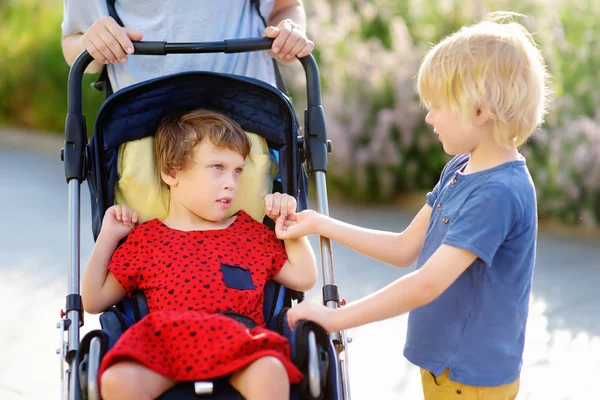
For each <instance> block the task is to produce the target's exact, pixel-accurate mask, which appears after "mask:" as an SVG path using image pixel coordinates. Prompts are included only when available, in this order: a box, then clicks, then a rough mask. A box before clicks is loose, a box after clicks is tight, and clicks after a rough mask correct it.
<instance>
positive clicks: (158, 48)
mask: <svg viewBox="0 0 600 400" xmlns="http://www.w3.org/2000/svg"><path fill="white" fill-rule="evenodd" d="M272 45H273V39H270V38H249V39H229V40H223V41H221V42H200V43H168V42H133V48H134V50H135V51H134V54H139V55H144V54H151V55H159V56H164V55H167V54H193V53H245V52H248V51H260V50H269V49H270V48H271V46H272Z"/></svg>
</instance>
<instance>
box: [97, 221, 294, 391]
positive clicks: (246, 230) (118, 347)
mask: <svg viewBox="0 0 600 400" xmlns="http://www.w3.org/2000/svg"><path fill="white" fill-rule="evenodd" d="M286 260H287V256H286V253H285V248H284V247H283V243H282V242H281V241H279V240H278V239H277V237H276V236H275V233H274V232H273V231H271V230H270V229H269V228H267V227H266V226H265V225H263V224H261V223H258V222H256V221H255V220H254V219H252V217H250V216H249V215H247V214H246V213H244V212H243V211H240V212H239V213H238V216H237V217H236V219H235V221H234V222H233V223H232V224H231V225H230V226H229V227H227V228H225V229H220V230H211V231H191V232H185V231H179V230H176V229H171V228H169V227H167V226H166V225H164V224H163V223H162V222H161V221H160V220H158V219H155V220H151V221H148V222H146V223H143V224H141V225H139V226H138V227H136V228H135V229H134V230H132V232H131V233H130V234H129V236H128V238H127V240H126V241H125V243H123V245H122V246H120V247H119V248H118V249H117V250H116V251H115V253H114V255H113V257H112V260H111V262H110V265H109V266H108V269H109V270H110V271H111V272H112V273H113V275H114V276H115V277H116V278H117V280H118V281H119V282H120V283H121V285H123V287H124V288H125V289H126V291H127V292H128V293H131V292H132V291H133V290H135V289H142V290H143V291H144V293H145V294H146V297H147V300H148V307H149V309H150V313H149V314H148V315H147V316H146V317H144V318H143V319H142V320H141V321H139V322H138V323H137V324H135V325H133V326H132V327H131V328H129V329H128V330H127V331H125V332H124V333H123V335H121V337H120V338H119V340H118V341H117V343H116V344H115V346H114V347H113V348H112V349H111V350H110V351H109V352H108V353H107V354H106V356H105V357H104V358H103V360H102V364H101V367H100V376H101V374H102V373H103V372H104V371H105V370H106V369H107V368H108V367H110V366H111V365H113V364H115V363H117V362H119V361H123V360H132V359H133V360H135V361H137V362H139V363H141V364H143V365H145V366H147V367H148V368H150V369H152V370H153V371H155V372H158V373H160V374H161V375H164V376H166V377H168V378H171V379H174V380H179V381H187V380H205V379H211V378H215V377H219V376H222V375H226V374H229V373H231V372H233V371H236V370H238V369H240V368H242V367H244V366H246V365H248V364H249V363H251V362H253V361H255V360H257V359H259V358H261V357H265V356H275V357H277V358H278V359H280V360H281V361H282V362H283V363H284V365H285V367H286V369H287V372H288V376H289V378H290V382H291V383H298V382H299V381H300V380H301V379H302V373H301V372H300V371H299V370H298V369H297V368H296V367H295V366H294V364H293V363H292V362H291V361H290V347H289V343H288V342H287V340H286V339H285V338H284V337H283V336H281V335H279V334H277V333H276V332H273V331H270V330H268V329H266V328H265V321H264V317H263V313H262V310H263V301H264V298H263V289H264V286H265V283H266V281H267V280H269V279H271V278H272V277H273V276H275V275H276V274H277V273H278V272H279V271H280V270H281V267H282V266H283V264H284V263H285V262H286ZM222 311H233V312H237V313H240V314H244V315H246V316H248V317H250V318H252V319H253V320H254V322H256V324H257V327H255V328H253V329H251V330H248V329H247V328H246V327H245V326H244V325H242V324H241V323H239V322H237V321H235V320H233V319H231V318H228V317H225V316H223V315H221V314H218V313H219V312H222Z"/></svg>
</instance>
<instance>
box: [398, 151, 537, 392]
mask: <svg viewBox="0 0 600 400" xmlns="http://www.w3.org/2000/svg"><path fill="white" fill-rule="evenodd" d="M468 161H469V156H467V155H461V156H456V157H454V158H453V159H452V160H451V161H450V162H449V163H448V164H447V165H446V167H445V168H444V170H443V172H442V176H441V178H440V181H439V182H438V184H437V185H436V186H435V188H434V189H433V191H432V192H431V193H428V194H427V204H429V205H430V206H431V207H432V208H433V210H432V213H431V220H430V222H429V227H428V229H427V233H426V235H425V241H424V243H423V248H422V249H421V253H420V254H419V258H418V261H417V269H418V268H420V267H421V266H423V264H425V262H426V261H427V260H428V259H429V257H430V256H431V255H432V254H433V253H434V252H435V251H436V250H437V249H438V248H439V246H440V245H441V244H448V245H451V246H454V247H458V248H462V249H466V250H468V251H470V252H472V253H473V254H475V255H476V256H477V257H478V258H477V259H476V260H475V261H474V262H473V264H472V265H471V266H470V267H469V268H467V270H466V271H465V272H464V273H463V274H462V275H461V276H460V277H459V278H458V279H457V280H456V281H455V282H454V283H453V284H452V285H451V286H450V287H449V288H448V289H447V290H446V291H445V292H444V293H442V295H441V296H439V297H438V298H437V299H435V300H434V301H433V302H431V303H429V304H427V305H425V306H423V307H420V308H418V309H415V310H413V311H412V312H411V313H410V315H409V318H408V334H407V340H406V345H405V348H404V356H405V357H406V358H407V359H408V360H409V361H411V362H412V363H413V364H415V365H417V366H419V367H421V368H424V369H427V370H429V371H431V372H432V373H433V374H435V375H437V376H439V375H441V374H442V372H443V371H444V370H445V369H447V368H449V369H450V379H451V380H453V381H455V382H459V383H462V384H465V385H470V386H498V385H503V384H507V383H510V382H514V381H515V380H516V379H517V378H518V377H519V375H520V372H521V364H522V357H523V346H524V340H525V324H526V321H527V314H528V309H529V296H530V292H531V282H532V275H533V266H534V263H535V248H536V236H537V206H536V195H535V187H534V184H533V181H532V180H531V176H530V175H529V171H528V170H527V167H526V165H525V160H524V159H521V160H518V161H512V162H508V163H505V164H501V165H499V166H497V167H494V168H491V169H488V170H485V171H480V172H476V173H472V174H466V175H465V174H463V173H462V172H461V171H462V170H463V169H464V167H465V166H466V165H467V162H468Z"/></svg>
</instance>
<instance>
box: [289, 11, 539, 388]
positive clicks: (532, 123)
mask: <svg viewBox="0 0 600 400" xmlns="http://www.w3.org/2000/svg"><path fill="white" fill-rule="evenodd" d="M546 79H547V73H546V67H545V64H544V61H543V59H542V56H541V54H540V52H539V50H538V49H537V47H536V46H535V44H534V42H533V40H532V38H531V35H530V34H529V33H528V32H527V31H526V30H525V28H523V26H521V25H520V24H518V23H515V22H509V23H500V21H499V18H498V16H497V15H492V16H491V18H489V19H488V20H485V21H483V22H481V23H478V24H476V25H473V26H470V27H465V28H463V29H461V30H460V31H458V32H456V33H455V34H453V35H451V36H449V37H447V38H446V39H444V40H443V41H442V42H440V43H439V44H438V45H436V46H435V47H434V48H433V49H431V50H430V51H429V53H428V54H427V55H426V56H425V58H424V60H423V63H422V65H421V68H420V71H419V77H418V89H419V94H420V96H421V99H422V101H423V103H424V105H425V106H426V107H427V109H428V110H429V113H428V114H427V117H426V121H427V123H428V124H430V125H432V126H433V128H434V132H435V133H436V134H437V135H438V138H439V140H440V141H441V143H442V146H443V148H444V151H445V152H446V153H448V154H451V155H453V156H455V157H454V158H453V159H452V160H451V161H450V162H449V163H448V164H447V165H446V166H445V168H444V170H443V171H442V174H441V178H440V181H439V182H438V184H437V185H436V186H435V187H434V189H433V190H432V191H431V192H430V193H428V194H427V201H426V204H425V205H424V206H423V208H422V209H421V211H420V212H419V213H418V214H417V216H416V217H415V219H414V220H413V221H412V223H411V224H410V226H409V227H408V228H407V229H406V230H405V231H403V232H401V233H392V232H381V231H374V230H369V229H365V228H360V227H357V226H353V225H349V224H346V223H343V222H340V221H337V220H334V219H332V218H328V217H324V216H322V215H320V214H317V213H315V212H314V211H307V212H303V213H300V214H296V215H295V216H294V217H293V218H289V220H288V222H287V225H288V227H287V231H286V232H285V233H284V234H283V235H282V236H283V237H285V238H288V237H289V238H292V237H299V236H303V235H307V234H312V233H315V234H319V235H323V236H326V237H329V238H331V239H333V240H336V241H338V242H341V243H343V244H344V245H346V246H348V247H350V248H352V249H354V250H356V251H358V252H360V253H363V254H366V255H368V256H370V257H373V258H376V259H378V260H381V261H383V262H386V263H389V264H392V265H395V266H398V267H408V266H411V265H413V264H414V263H415V262H416V271H414V272H412V273H410V274H408V275H406V276H404V277H402V278H401V279H398V280H397V281H396V282H394V283H392V284H391V285H389V286H387V287H385V288H383V289H381V290H380V291H378V292H376V293H374V294H372V295H370V296H368V297H366V298H364V299H361V300H358V301H355V302H353V303H351V304H348V305H346V306H345V307H343V308H341V309H337V310H332V309H328V308H325V307H322V306H317V305H315V304H310V303H308V302H305V303H303V304H301V305H299V306H297V307H294V308H292V309H291V310H290V312H289V313H288V318H289V320H290V324H291V325H292V326H293V325H294V324H295V323H296V322H297V321H298V320H300V319H311V320H315V321H317V322H319V323H320V324H322V325H323V326H324V327H325V328H326V329H327V330H329V331H337V330H340V329H347V328H351V327H355V326H359V325H363V324H366V323H370V322H373V321H380V320H383V319H386V318H390V317H393V316H396V315H399V314H402V313H405V312H407V311H410V316H409V322H408V335H407V341H406V344H405V349H404V355H405V356H406V357H407V358H408V359H409V360H410V361H411V362H412V363H414V364H416V365H417V366H419V367H421V376H422V381H423V390H424V394H425V399H426V400H431V399H480V400H481V399H514V398H515V397H516V395H517V392H518V390H519V376H520V372H521V363H522V355H523V345H524V337H525V325H526V320H527V314H528V303H529V296H530V291H531V282H532V274H533V266H534V262H535V246H536V234H537V210H536V197H535V188H534V184H533V182H532V180H531V177H530V175H529V172H528V170H527V167H526V165H525V159H524V158H523V157H522V156H521V155H520V154H519V152H518V147H519V146H521V145H522V144H523V143H524V142H525V141H526V140H527V138H528V137H529V136H530V135H531V134H532V133H533V131H534V130H535V129H536V127H537V126H538V125H539V124H540V123H541V122H542V120H543V116H544V114H545V105H546V101H547V81H546Z"/></svg>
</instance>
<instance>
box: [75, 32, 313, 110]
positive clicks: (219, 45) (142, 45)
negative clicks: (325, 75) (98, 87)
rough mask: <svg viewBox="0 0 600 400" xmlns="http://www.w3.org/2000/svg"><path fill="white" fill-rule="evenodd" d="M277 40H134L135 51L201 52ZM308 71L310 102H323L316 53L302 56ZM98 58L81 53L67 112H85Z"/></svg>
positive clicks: (254, 47)
mask: <svg viewBox="0 0 600 400" xmlns="http://www.w3.org/2000/svg"><path fill="white" fill-rule="evenodd" d="M272 44H273V39H270V38H248V39H228V40H223V41H221V42H198V43H169V42H133V47H134V54H135V55H155V56H156V55H167V54H201V53H244V52H250V51H261V50H269V49H270V48H271V45H272ZM299 60H300V63H301V64H302V66H303V67H304V71H305V74H306V92H307V104H308V106H309V107H311V106H320V105H321V82H320V77H319V68H318V67H317V63H316V62H315V59H314V57H313V56H312V55H311V54H309V55H308V56H306V57H302V58H299ZM92 61H94V59H93V58H92V56H90V54H89V53H88V52H87V50H83V51H82V52H81V54H80V55H79V56H78V57H77V59H76V60H75V62H73V65H72V66H71V70H70V71H69V80H68V87H67V95H68V97H67V112H68V113H79V114H81V85H82V82H81V79H82V77H83V74H84V71H85V69H86V68H87V66H88V65H89V64H90V63H91V62H92Z"/></svg>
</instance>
